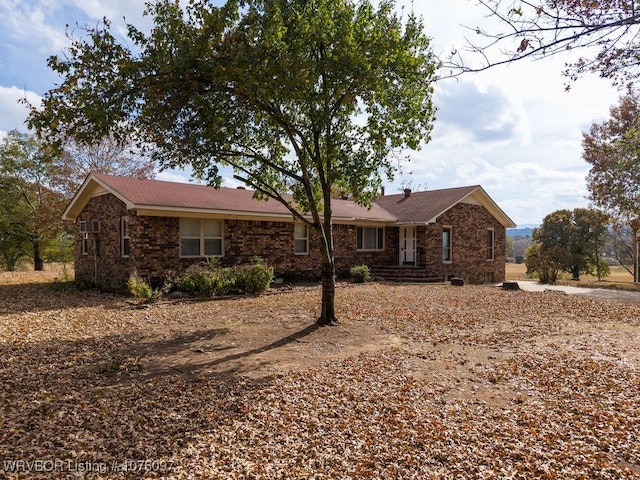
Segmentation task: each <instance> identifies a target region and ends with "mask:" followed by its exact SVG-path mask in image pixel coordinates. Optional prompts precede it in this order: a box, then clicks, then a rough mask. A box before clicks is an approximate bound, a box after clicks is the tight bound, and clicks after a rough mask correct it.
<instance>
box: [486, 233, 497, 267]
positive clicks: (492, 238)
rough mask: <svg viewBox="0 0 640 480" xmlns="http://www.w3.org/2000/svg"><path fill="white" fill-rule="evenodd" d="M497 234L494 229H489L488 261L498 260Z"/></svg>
mask: <svg viewBox="0 0 640 480" xmlns="http://www.w3.org/2000/svg"><path fill="white" fill-rule="evenodd" d="M495 248H496V234H495V230H494V229H493V228H487V261H493V260H495V259H496V253H495Z"/></svg>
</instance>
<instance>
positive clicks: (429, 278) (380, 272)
mask: <svg viewBox="0 0 640 480" xmlns="http://www.w3.org/2000/svg"><path fill="white" fill-rule="evenodd" d="M371 275H372V276H373V278H374V279H378V280H384V281H387V282H416V283H436V282H443V281H444V279H443V278H442V277H438V276H434V275H433V274H432V273H431V272H429V271H428V270H426V269H425V268H424V267H416V266H413V265H379V266H375V267H371Z"/></svg>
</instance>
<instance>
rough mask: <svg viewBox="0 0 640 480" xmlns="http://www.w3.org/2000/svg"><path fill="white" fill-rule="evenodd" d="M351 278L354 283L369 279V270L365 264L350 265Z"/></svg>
mask: <svg viewBox="0 0 640 480" xmlns="http://www.w3.org/2000/svg"><path fill="white" fill-rule="evenodd" d="M350 273H351V278H352V279H353V281H354V282H356V283H365V282H369V281H371V270H369V267H367V266H366V265H356V266H355V267H351V271H350Z"/></svg>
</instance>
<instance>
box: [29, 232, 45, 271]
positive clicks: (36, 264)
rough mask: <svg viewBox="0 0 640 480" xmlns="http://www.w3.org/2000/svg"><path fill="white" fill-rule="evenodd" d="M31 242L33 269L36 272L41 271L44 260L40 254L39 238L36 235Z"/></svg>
mask: <svg viewBox="0 0 640 480" xmlns="http://www.w3.org/2000/svg"><path fill="white" fill-rule="evenodd" d="M32 244H33V270H34V271H36V272H41V271H42V270H44V260H43V259H42V256H41V254H40V239H39V238H38V237H34V238H33V240H32Z"/></svg>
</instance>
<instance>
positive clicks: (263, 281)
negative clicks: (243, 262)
mask: <svg viewBox="0 0 640 480" xmlns="http://www.w3.org/2000/svg"><path fill="white" fill-rule="evenodd" d="M240 273H241V274H240V275H238V280H239V282H238V283H239V284H238V287H239V288H241V289H242V290H244V291H245V292H246V293H250V294H252V295H255V294H258V293H262V292H264V291H265V290H266V289H267V288H269V285H271V282H272V281H273V267H269V266H268V265H265V264H264V263H262V261H260V262H254V263H253V265H249V266H246V267H244V268H243V269H242V270H241V272H240Z"/></svg>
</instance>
